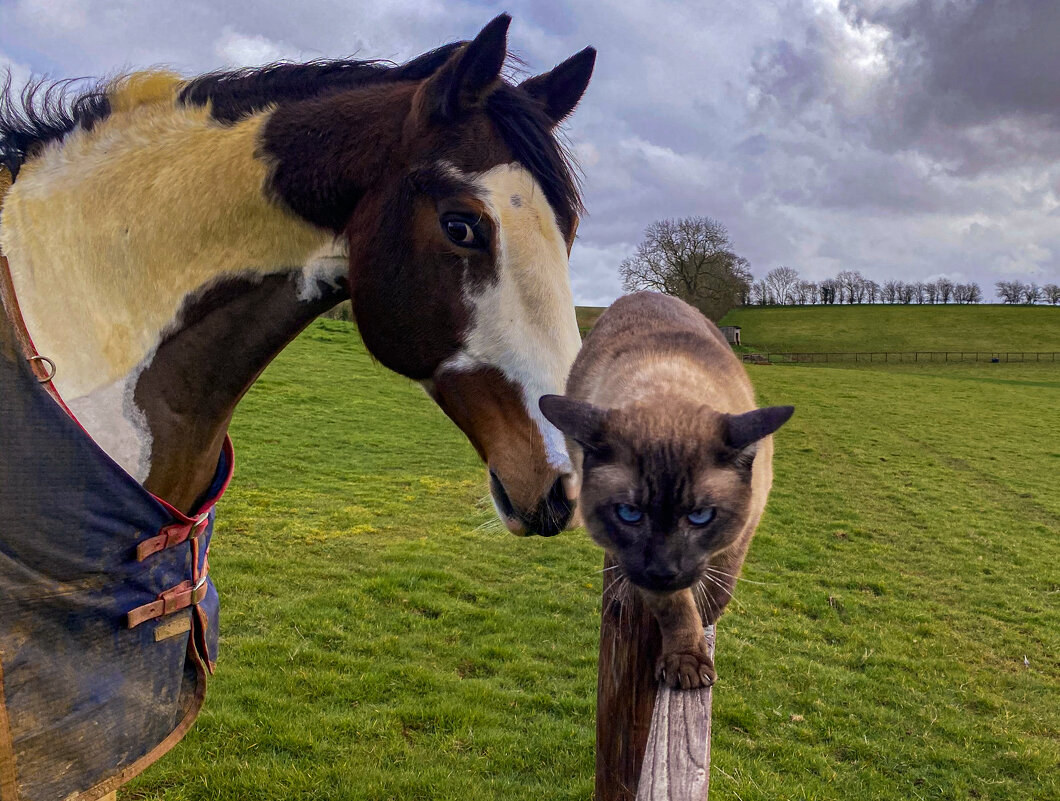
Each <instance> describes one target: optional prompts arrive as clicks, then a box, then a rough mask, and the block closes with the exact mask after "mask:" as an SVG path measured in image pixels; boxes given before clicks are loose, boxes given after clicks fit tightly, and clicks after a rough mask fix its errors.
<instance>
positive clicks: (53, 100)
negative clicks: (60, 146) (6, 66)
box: [0, 72, 110, 177]
mask: <svg viewBox="0 0 1060 801" xmlns="http://www.w3.org/2000/svg"><path fill="white" fill-rule="evenodd" d="M84 82H85V79H84V78H69V79H67V80H63V81H54V82H51V83H49V82H48V81H47V80H45V79H44V78H38V79H35V80H32V81H30V82H29V83H28V84H26V86H25V87H23V89H22V91H21V92H15V91H14V89H13V88H12V86H11V73H10V72H9V73H8V74H7V75H6V76H4V79H3V82H2V85H0V165H3V166H4V167H7V169H8V171H10V173H11V175H12V177H14V176H17V175H18V170H19V167H21V166H22V163H23V162H24V161H25V160H26V159H27V158H29V157H31V156H32V155H33V153H34V152H35V151H36V150H37V149H38V148H39V147H41V146H43V145H45V144H47V143H48V142H51V141H54V140H56V139H59V138H61V137H63V136H65V135H66V134H68V133H69V132H70V131H72V130H73V129H74V128H77V127H82V128H85V129H86V130H91V129H92V126H93V125H95V124H96V123H97V122H99V121H100V120H102V119H105V118H106V117H107V116H108V115H109V114H110V99H109V98H108V97H107V92H106V89H107V82H103V81H100V82H96V83H94V84H92V85H91V86H90V88H88V89H87V90H86V89H80V91H77V89H78V88H79V87H80V86H81V85H82V84H83V83H84Z"/></svg>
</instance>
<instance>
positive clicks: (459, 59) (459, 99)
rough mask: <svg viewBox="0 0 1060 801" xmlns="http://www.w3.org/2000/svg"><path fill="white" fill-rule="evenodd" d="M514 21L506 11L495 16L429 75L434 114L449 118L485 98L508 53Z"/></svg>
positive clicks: (428, 96)
mask: <svg viewBox="0 0 1060 801" xmlns="http://www.w3.org/2000/svg"><path fill="white" fill-rule="evenodd" d="M511 21H512V18H511V17H510V16H508V15H507V14H501V15H500V16H498V17H496V18H494V19H493V20H492V21H491V22H490V23H489V24H488V25H486V27H485V28H483V29H482V30H481V31H479V34H478V36H476V37H475V38H474V39H473V40H471V42H470V43H468V45H467V46H466V47H464V48H462V49H461V50H458V51H457V52H455V53H454V54H453V55H452V56H451V57H450V58H449V60H448V61H447V62H446V63H445V64H444V65H443V66H442V67H441V68H440V69H439V70H438V71H437V72H436V73H435V74H434V75H433V76H432V77H431V78H430V80H429V81H428V82H427V85H426V87H425V91H426V99H427V108H428V110H429V112H430V114H431V117H432V118H434V119H436V120H439V121H444V122H448V121H450V120H453V119H455V118H456V117H457V116H458V115H459V114H460V112H461V111H463V110H464V109H468V108H472V107H474V106H476V105H478V104H479V103H480V102H481V101H482V99H483V98H484V97H485V96H486V94H487V93H488V90H489V89H490V88H492V86H493V84H494V83H495V82H496V80H497V79H498V78H499V77H500V74H501V67H503V66H504V59H505V58H507V56H508V25H510V24H511Z"/></svg>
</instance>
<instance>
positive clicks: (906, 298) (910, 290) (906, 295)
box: [902, 283, 916, 305]
mask: <svg viewBox="0 0 1060 801" xmlns="http://www.w3.org/2000/svg"><path fill="white" fill-rule="evenodd" d="M915 293H916V284H913V283H909V284H902V303H905V304H906V305H908V304H910V303H912V302H913V295H914V294H915Z"/></svg>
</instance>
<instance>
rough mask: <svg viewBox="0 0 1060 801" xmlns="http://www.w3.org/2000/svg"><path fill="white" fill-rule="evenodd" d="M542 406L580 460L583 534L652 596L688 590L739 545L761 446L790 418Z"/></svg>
mask: <svg viewBox="0 0 1060 801" xmlns="http://www.w3.org/2000/svg"><path fill="white" fill-rule="evenodd" d="M540 406H541V411H542V413H543V414H544V415H545V417H546V418H548V420H549V421H550V422H551V423H552V424H553V425H555V426H556V427H557V428H558V429H559V430H560V431H562V432H563V433H564V434H566V435H567V437H568V438H569V439H570V440H572V441H573V442H574V443H575V444H576V445H577V446H580V448H581V451H582V453H583V461H582V476H581V478H582V484H581V493H580V498H579V505H580V508H581V514H582V518H583V519H584V521H585V525H586V528H588V529H589V533H590V534H591V535H592V537H593V539H594V540H596V542H597V543H599V544H600V545H602V546H603V547H604V548H605V549H607V550H608V551H609V552H611V553H612V554H613V555H614V556H615V557H616V558H617V559H618V561H619V563H620V564H621V565H622V568H623V570H624V571H625V573H626V575H628V576H629V578H630V580H631V581H632V582H633V583H634V584H637V585H639V586H642V587H645V588H646V589H649V590H655V591H658V592H667V591H672V590H678V589H683V588H684V587H689V586H691V585H692V584H693V583H695V582H696V581H697V580H698V579H699V578H700V576H701V575H702V572H703V567H704V566H705V565H707V564H709V560H710V557H711V555H712V554H715V553H718V552H720V551H722V550H724V549H725V548H727V547H729V546H730V545H732V544H733V543H734V542H735V541H736V540H737V539H738V538H739V536H740V534H741V532H742V531H743V529H744V526H745V523H746V522H747V518H748V515H749V513H750V510H751V470H752V466H753V465H754V459H755V453H756V452H757V450H758V443H759V441H760V440H761V439H762V438H764V437H767V436H769V435H770V434H772V433H773V432H774V431H776V430H777V429H778V428H780V426H782V425H783V424H784V423H785V422H786V421H787V420H788V418H789V417H791V415H792V413H793V412H794V411H795V409H794V407H792V406H772V407H768V408H765V409H756V410H754V411H750V412H747V413H745V414H738V415H729V414H721V413H719V412H716V411H714V410H713V409H711V408H710V407H709V406H706V405H696V404H691V403H682V402H672V403H671V402H667V403H660V404H651V405H643V406H629V407H624V408H621V409H610V410H606V409H600V408H598V407H596V406H593V405H592V404H589V403H585V402H583V401H578V400H573V399H571V398H566V397H562V396H559V395H546V396H544V397H543V398H541V401H540Z"/></svg>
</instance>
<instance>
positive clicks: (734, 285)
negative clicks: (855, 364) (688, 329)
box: [619, 217, 1060, 320]
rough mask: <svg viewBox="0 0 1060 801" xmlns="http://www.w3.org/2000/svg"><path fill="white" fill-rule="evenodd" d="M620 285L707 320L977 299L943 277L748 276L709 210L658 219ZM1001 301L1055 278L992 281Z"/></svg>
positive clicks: (976, 289) (1058, 299)
mask: <svg viewBox="0 0 1060 801" xmlns="http://www.w3.org/2000/svg"><path fill="white" fill-rule="evenodd" d="M619 274H620V275H621V277H622V285H623V287H624V288H625V289H626V291H636V290H640V289H651V290H654V291H656V292H665V293H666V294H668V295H674V296H676V297H679V298H681V299H682V300H685V301H688V302H689V303H691V304H692V305H693V306H695V307H696V308H698V309H699V310H700V311H702V312H703V313H704V314H705V315H707V317H709V318H710V319H712V320H720V319H721V318H722V317H724V316H725V314H726V313H727V312H728V311H729V310H730V309H732V308H734V307H736V306H809V305H821V304H823V305H831V304H856V303H892V304H912V303H917V304H933V303H958V304H968V303H982V302H983V300H984V297H983V291H982V289H981V288H980V286H979V284H977V283H975V282H974V281H973V282H969V283H960V282H957V281H952V280H950V279H948V278H938V279H936V280H933V281H894V280H892V281H885V282H883V283H882V284H881V283H878V282H876V281H874V280H872V279H870V278H866V277H865V276H863V275H862V274H861V273H860V272H858V271H857V270H843V271H841V272H839V273H838V274H837V275H836V276H835V277H834V278H826V279H825V280H823V281H819V282H815V281H806V280H803V279H802V278H801V277H800V276H799V273H798V271H797V270H795V269H794V268H792V267H776V268H774V269H772V270H770V271H769V272H768V273H766V275H765V277H764V278H759V279H755V278H754V276H753V275H752V274H751V269H750V264H749V262H748V261H747V259H745V258H743V257H742V256H739V255H737V254H736V253H735V252H734V250H733V246H732V242H731V241H730V240H729V234H728V231H727V230H726V229H725V226H724V225H722V224H721V223H720V222H718V221H717V220H713V219H711V218H710V217H685V218H681V219H677V220H659V221H657V222H654V223H652V224H651V225H650V226H648V229H647V230H646V231H645V233H644V240H643V241H642V242H641V243H640V244H639V245H638V246H637V250H636V251H635V253H634V254H633V256H631V257H630V258H628V259H626V260H625V261H623V262H622V264H621V265H620V266H619ZM995 289H996V290H997V295H998V297H999V298H1000V299H1001V301H1002V302H1003V303H1012V304H1030V305H1033V304H1038V303H1048V304H1053V305H1057V304H1060V286H1058V285H1057V284H1055V283H1052V284H1046V285H1044V286H1039V285H1038V284H1035V283H1025V282H1022V281H999V282H998V283H997V284H996V285H995Z"/></svg>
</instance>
